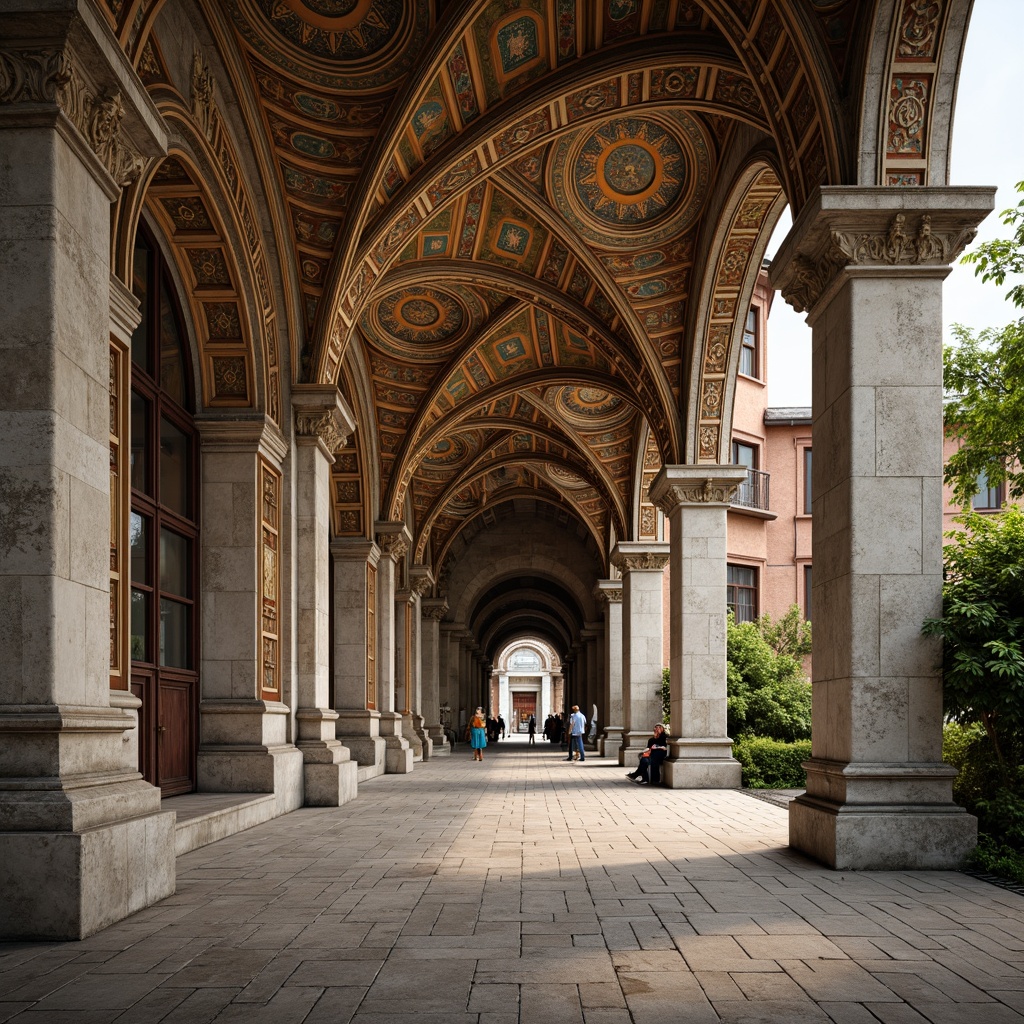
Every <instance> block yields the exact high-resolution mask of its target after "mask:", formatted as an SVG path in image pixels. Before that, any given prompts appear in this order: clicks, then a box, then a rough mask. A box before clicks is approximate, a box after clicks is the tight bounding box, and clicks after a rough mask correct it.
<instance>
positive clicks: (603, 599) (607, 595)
mask: <svg viewBox="0 0 1024 1024" xmlns="http://www.w3.org/2000/svg"><path fill="white" fill-rule="evenodd" d="M594 599H595V600H596V601H598V602H600V603H602V604H621V603H622V588H621V587H617V588H616V589H614V590H605V589H604V588H602V587H598V588H597V589H596V590H595V591H594Z"/></svg>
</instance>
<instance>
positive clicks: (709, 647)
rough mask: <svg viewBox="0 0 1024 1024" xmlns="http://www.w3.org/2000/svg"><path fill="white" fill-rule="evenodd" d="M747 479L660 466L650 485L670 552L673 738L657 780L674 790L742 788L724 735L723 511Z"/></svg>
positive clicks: (735, 473)
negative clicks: (665, 521) (664, 523)
mask: <svg viewBox="0 0 1024 1024" xmlns="http://www.w3.org/2000/svg"><path fill="white" fill-rule="evenodd" d="M746 476H747V472H746V469H745V468H743V467H742V466H720V465H697V466H664V467H663V468H662V469H661V471H660V472H659V473H658V475H657V476H656V477H655V478H654V480H653V482H652V483H651V488H650V497H651V501H652V502H653V503H654V504H655V505H657V506H658V508H660V509H661V511H662V512H664V513H665V516H666V517H667V518H668V522H669V544H670V548H671V551H670V555H669V561H670V569H669V586H670V588H671V590H670V594H669V631H670V632H669V650H670V669H671V693H672V704H671V708H672V710H671V724H670V725H669V735H670V736H671V737H672V740H671V743H670V748H669V756H668V760H667V761H666V762H665V768H664V774H665V781H666V783H667V784H668V785H669V786H671V787H672V788H673V789H733V788H735V787H737V786H739V785H740V782H741V779H740V776H741V770H740V764H739V762H738V761H737V760H736V759H735V758H734V757H733V756H732V740H731V739H730V738H729V737H728V736H727V735H726V733H727V732H728V729H727V726H726V721H727V711H728V692H727V686H726V651H725V624H726V617H727V609H726V556H727V549H728V544H727V534H726V513H727V511H728V509H729V502H730V501H731V500H732V497H733V495H734V494H735V493H736V488H737V487H738V486H739V485H740V484H741V483H742V482H743V481H744V480H746Z"/></svg>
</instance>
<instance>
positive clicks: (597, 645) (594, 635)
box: [581, 622, 605, 750]
mask: <svg viewBox="0 0 1024 1024" xmlns="http://www.w3.org/2000/svg"><path fill="white" fill-rule="evenodd" d="M584 627H585V628H584V630H583V632H582V634H581V635H582V637H583V638H584V649H585V650H586V665H587V668H586V701H587V703H586V707H584V708H583V712H584V714H585V715H586V716H587V735H588V736H589V735H590V729H591V722H590V720H591V718H593V717H594V708H595V706H596V707H597V728H598V729H600V727H601V723H602V721H603V720H604V714H605V712H604V708H602V707H601V690H602V688H603V687H602V683H603V680H604V666H603V664H602V658H601V648H602V643H601V641H602V639H603V637H604V630H603V628H602V624H601V623H600V622H587V623H584ZM581 706H582V705H581ZM599 736H600V733H599V732H595V733H594V742H593V744H592V746H593V747H594V749H595V750H596V749H597V740H598V737H599Z"/></svg>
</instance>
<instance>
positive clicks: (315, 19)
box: [228, 0, 430, 102]
mask: <svg viewBox="0 0 1024 1024" xmlns="http://www.w3.org/2000/svg"><path fill="white" fill-rule="evenodd" d="M228 7H229V8H230V11H231V15H232V17H233V19H234V22H235V26H236V27H237V29H238V30H239V32H240V34H241V35H242V37H243V38H244V39H245V41H246V42H247V43H248V44H249V45H250V46H251V47H253V49H254V50H256V52H257V53H259V54H260V55H261V56H262V57H263V58H264V59H265V60H267V61H268V62H270V63H271V64H273V65H275V66H276V67H278V68H281V69H283V70H285V71H287V72H288V73H289V74H291V75H293V76H295V77H296V78H298V79H300V80H303V81H306V82H311V83H314V84H316V85H318V86H320V87H321V88H324V89H341V90H345V91H351V90H358V91H362V90H364V89H380V88H388V87H389V86H393V85H394V83H395V82H396V80H397V79H398V78H399V77H400V76H401V75H402V74H403V73H404V72H406V71H407V70H408V69H409V68H410V67H411V66H412V63H413V61H414V60H415V57H416V54H417V53H418V51H419V49H420V47H421V46H422V43H423V41H424V39H425V38H426V34H427V32H428V31H429V27H430V5H429V4H426V3H422V2H416V3H407V2H405V0H228ZM327 102H330V101H327Z"/></svg>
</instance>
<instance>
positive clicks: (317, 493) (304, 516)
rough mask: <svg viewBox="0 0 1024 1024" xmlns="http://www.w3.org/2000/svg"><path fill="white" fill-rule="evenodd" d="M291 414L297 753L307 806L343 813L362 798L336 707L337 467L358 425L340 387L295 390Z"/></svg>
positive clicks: (305, 386) (301, 387)
mask: <svg viewBox="0 0 1024 1024" xmlns="http://www.w3.org/2000/svg"><path fill="white" fill-rule="evenodd" d="M292 406H293V408H294V409H295V462H294V467H293V473H294V475H295V527H296V529H295V534H296V542H295V564H296V566H297V569H298V571H297V572H296V573H295V593H296V602H297V609H296V612H297V614H296V630H295V635H296V639H295V643H296V648H297V654H298V676H297V679H296V691H297V703H298V710H297V711H296V714H295V717H296V721H297V725H298V741H297V743H296V746H298V748H299V750H301V751H302V757H303V780H304V789H305V804H306V806H308V807H338V806H340V805H341V804H343V803H346V802H347V801H349V800H351V799H352V798H353V797H355V795H356V775H357V771H358V766H357V765H356V763H355V762H354V761H352V760H351V758H350V755H349V751H348V749H347V748H346V747H344V746H342V744H341V743H339V742H338V739H337V721H338V712H337V711H335V710H334V709H333V708H331V707H330V706H329V704H330V699H329V694H328V689H329V684H330V678H329V677H330V643H331V635H330V562H329V559H330V557H331V551H330V517H331V466H332V465H333V464H334V453H335V452H336V451H337V450H338V449H339V448H341V447H342V446H343V445H344V444H345V439H346V438H347V437H349V436H350V435H351V433H352V431H353V429H354V427H355V421H354V419H353V417H352V413H351V412H350V410H349V408H348V406H347V405H346V404H345V401H344V399H343V398H342V397H341V394H340V393H339V391H338V389H337V388H335V387H321V386H318V385H308V384H299V385H295V386H294V387H293V388H292Z"/></svg>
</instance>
